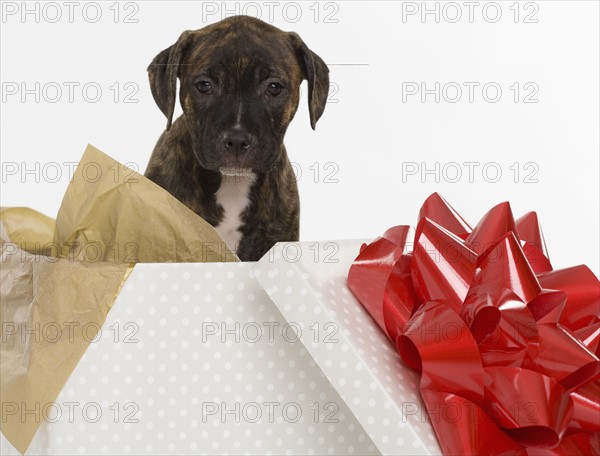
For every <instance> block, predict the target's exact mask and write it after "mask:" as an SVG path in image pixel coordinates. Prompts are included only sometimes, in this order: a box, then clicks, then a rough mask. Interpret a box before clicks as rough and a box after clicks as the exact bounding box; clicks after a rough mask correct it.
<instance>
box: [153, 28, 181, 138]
mask: <svg viewBox="0 0 600 456" xmlns="http://www.w3.org/2000/svg"><path fill="white" fill-rule="evenodd" d="M191 36H192V32H191V31H189V30H187V31H185V32H183V33H182V34H181V36H180V37H179V39H178V40H177V42H176V43H175V44H174V45H173V46H170V47H168V48H167V49H165V50H164V51H162V52H161V53H160V54H158V55H157V56H156V57H154V60H152V63H151V64H150V66H149V67H148V77H149V78H150V89H151V90H152V96H153V97H154V101H155V102H156V104H157V105H158V107H159V108H160V110H161V111H162V112H163V114H164V115H165V116H166V117H167V130H168V129H169V128H171V123H172V122H173V112H174V111H175V97H176V92H177V76H178V75H179V64H180V63H181V58H182V56H183V53H184V51H185V50H186V48H187V46H188V45H189V43H190V38H191Z"/></svg>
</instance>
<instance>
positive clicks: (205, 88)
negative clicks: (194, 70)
mask: <svg viewBox="0 0 600 456" xmlns="http://www.w3.org/2000/svg"><path fill="white" fill-rule="evenodd" d="M196 87H197V88H198V91H199V92H200V93H212V90H213V89H212V85H211V83H210V82H208V81H200V82H197V83H196Z"/></svg>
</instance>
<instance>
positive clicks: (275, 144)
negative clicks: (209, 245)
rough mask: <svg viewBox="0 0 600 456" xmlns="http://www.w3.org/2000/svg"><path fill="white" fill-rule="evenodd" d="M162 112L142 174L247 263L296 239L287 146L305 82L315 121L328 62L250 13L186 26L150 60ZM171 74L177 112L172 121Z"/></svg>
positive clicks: (321, 104)
mask: <svg viewBox="0 0 600 456" xmlns="http://www.w3.org/2000/svg"><path fill="white" fill-rule="evenodd" d="M148 72H149V77H150V86H151V89H152V95H153V96H154V99H155V101H156V103H157V104H158V107H159V108H160V109H161V111H162V112H163V113H164V114H165V116H166V117H167V119H168V121H167V129H166V131H165V132H164V133H163V134H162V136H161V137H160V139H159V140H158V143H157V144H156V147H155V148H154V152H153V153H152V157H151V158H150V162H149V163H148V167H147V170H146V176H147V177H148V178H150V179H151V180H153V181H154V182H156V183H157V184H158V185H160V186H161V187H163V188H165V189H166V190H168V191H169V192H170V193H171V194H172V195H173V196H175V197H176V198H177V199H179V200H180V201H181V202H183V203H184V204H185V205H186V206H188V207H189V208H190V209H192V210H193V211H194V212H196V213H197V214H198V215H200V216H202V217H203V218H204V219H205V220H207V221H208V222H209V223H210V224H212V225H213V226H215V227H216V228H217V230H218V231H219V232H220V233H221V235H222V236H223V238H224V239H225V241H226V242H227V245H228V246H229V247H230V248H232V249H234V250H236V252H237V254H238V256H239V257H240V259H241V260H243V261H256V260H258V259H259V258H260V257H261V256H262V255H263V254H264V253H265V252H266V251H267V250H269V249H270V248H271V247H272V246H273V244H275V243H276V242H279V241H297V240H298V235H299V233H298V232H299V214H300V207H299V199H298V188H297V185H296V178H295V175H294V173H293V170H292V167H291V165H290V162H289V160H288V156H287V153H286V150H285V147H284V145H283V137H284V135H285V132H286V129H287V127H288V125H289V123H290V121H291V120H292V118H293V117H294V114H295V113H296V109H297V108H298V100H299V87H300V83H301V82H302V80H304V79H306V80H307V81H308V102H309V111H310V123H311V126H312V128H313V129H314V128H315V124H316V123H317V120H318V119H319V118H320V117H321V114H323V110H324V109H325V103H326V101H327V95H328V91H329V69H328V68H327V65H325V63H324V62H323V60H322V59H321V58H320V57H319V56H318V55H316V54H315V53H314V52H312V51H311V50H310V49H309V48H308V47H307V46H306V44H304V42H303V41H302V39H301V38H300V37H299V36H298V35H297V34H295V33H293V32H290V33H287V32H283V31H281V30H279V29H278V28H276V27H273V26H271V25H269V24H267V23H265V22H263V21H260V20H258V19H254V18H250V17H247V16H235V17H231V18H227V19H225V20H223V21H221V22H218V23H216V24H212V25H210V26H207V27H205V28H202V29H200V30H196V31H186V32H184V33H183V34H182V35H181V37H180V38H179V39H178V40H177V42H176V43H175V44H174V45H173V46H170V47H169V48H167V49H165V50H164V51H162V52H161V53H160V54H158V55H157V56H156V57H155V58H154V60H153V61H152V63H151V64H150V66H149V67H148ZM177 78H179V82H180V90H179V99H180V103H181V106H182V108H183V115H182V116H181V117H179V118H178V119H177V120H176V121H175V122H174V123H173V124H172V125H171V122H172V118H173V111H174V109H175V98H176V95H175V93H176V86H177Z"/></svg>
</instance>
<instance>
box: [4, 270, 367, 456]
mask: <svg viewBox="0 0 600 456" xmlns="http://www.w3.org/2000/svg"><path fill="white" fill-rule="evenodd" d="M254 266H255V265H254V264H253V263H237V264H139V265H137V266H136V267H135V269H134V271H133V272H132V274H131V276H130V277H129V279H128V280H127V282H126V284H125V286H124V287H123V290H122V291H121V293H120V295H119V297H118V298H117V300H116V302H115V304H114V306H113V308H112V310H111V311H110V312H109V315H108V318H107V320H106V322H105V324H104V326H103V327H102V331H101V334H100V336H99V337H98V339H97V340H96V341H94V342H92V343H91V344H90V346H89V348H88V350H87V351H86V353H85V354H84V356H83V358H82V359H81V361H80V362H79V364H78V366H77V367H76V369H75V370H74V372H73V374H72V375H71V377H70V378H69V380H68V382H67V384H66V385H65V387H64V388H63V390H62V392H61V393H60V395H59V397H58V398H57V399H56V401H55V403H54V405H53V407H54V412H53V411H52V407H50V408H48V409H47V410H46V411H47V412H48V413H47V415H48V416H49V417H50V418H52V419H51V420H44V421H43V424H42V425H41V427H40V429H39V430H38V432H37V434H36V436H35V438H34V440H33V442H32V443H31V445H30V447H29V450H28V453H29V454H50V455H52V454H55V455H58V454H60V455H70V454H94V455H98V454H119V455H125V454H136V455H139V454H161V455H165V454H376V453H377V452H378V451H377V447H376V446H375V445H374V443H373V442H372V440H371V438H370V437H369V436H368V435H367V433H366V432H365V430H364V429H363V425H361V424H360V421H359V420H358V419H357V417H355V415H354V413H353V411H351V409H352V408H351V406H349V405H347V402H348V401H347V399H346V401H344V400H342V399H341V398H340V396H339V395H338V393H337V392H336V389H335V388H338V385H337V384H334V385H333V386H332V384H331V383H330V382H329V380H328V378H327V377H326V376H325V375H324V374H323V372H322V371H321V369H320V368H319V366H318V365H317V363H316V362H315V361H314V360H313V359H312V357H311V354H310V353H311V352H312V349H309V350H307V349H306V348H305V345H303V343H302V342H300V339H302V340H304V339H305V337H306V336H307V334H310V333H309V332H308V331H310V330H309V329H306V330H305V328H306V323H305V322H299V323H298V324H296V323H295V322H294V321H289V322H287V321H286V320H285V319H284V317H283V316H282V314H281V313H280V312H279V310H278V309H277V307H276V306H275V305H274V303H273V302H272V301H271V300H270V299H269V298H268V296H267V294H266V293H265V292H264V290H263V289H262V288H261V287H260V285H259V283H258V282H257V281H256V279H255V275H254V272H253V268H254ZM273 274H274V276H273V278H275V277H277V279H278V280H281V285H280V286H279V292H280V293H281V295H282V296H289V297H292V296H297V297H299V298H301V299H303V300H304V305H305V306H306V312H309V310H308V309H312V305H311V304H309V303H310V301H309V300H310V298H311V295H310V293H309V292H308V290H306V291H305V292H304V293H303V294H301V293H300V292H299V291H298V290H297V289H296V285H295V284H294V282H293V281H294V280H295V279H296V277H295V276H294V275H290V276H288V275H286V271H283V270H282V271H281V273H279V274H277V273H273ZM275 285H276V284H275V282H273V284H272V287H274V286H275ZM287 287H292V288H290V290H289V293H290V294H286V288H287ZM315 315H316V314H315ZM316 316H318V315H316ZM311 319H312V320H314V318H312V316H311ZM306 321H308V319H306ZM309 346H310V343H309ZM332 354H333V353H332ZM331 358H332V359H335V357H333V356H331ZM353 366H354V365H352V364H351V365H348V366H347V369H350V370H352V369H354V367H353ZM335 368H336V369H337V368H338V367H337V366H335ZM344 378H346V379H347V380H346V381H347V382H349V383H350V384H353V382H354V381H355V379H358V377H354V376H347V377H344ZM369 396H370V394H367V395H364V394H361V395H360V396H357V397H360V398H361V400H363V401H366V400H367V397H369ZM52 413H55V414H54V415H52ZM56 413H60V416H59V417H58V418H57V415H56ZM1 438H2V442H1V444H2V453H3V454H18V453H17V452H16V450H14V448H12V446H11V445H10V444H9V443H8V442H7V441H6V439H5V438H4V437H3V436H2V437H1Z"/></svg>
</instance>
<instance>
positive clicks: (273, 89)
mask: <svg viewBox="0 0 600 456" xmlns="http://www.w3.org/2000/svg"><path fill="white" fill-rule="evenodd" d="M282 90H283V85H281V84H279V83H278V82H271V83H270V84H269V85H268V87H267V93H268V94H269V95H271V96H273V97H276V96H277V95H279V94H280V93H281V91H282Z"/></svg>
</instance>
